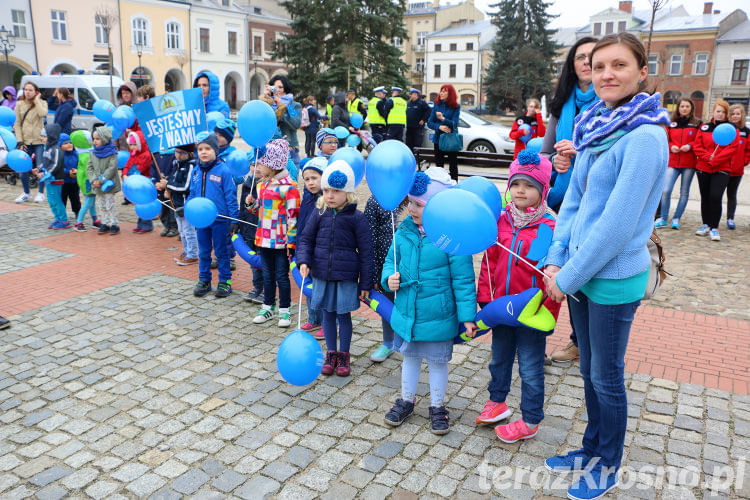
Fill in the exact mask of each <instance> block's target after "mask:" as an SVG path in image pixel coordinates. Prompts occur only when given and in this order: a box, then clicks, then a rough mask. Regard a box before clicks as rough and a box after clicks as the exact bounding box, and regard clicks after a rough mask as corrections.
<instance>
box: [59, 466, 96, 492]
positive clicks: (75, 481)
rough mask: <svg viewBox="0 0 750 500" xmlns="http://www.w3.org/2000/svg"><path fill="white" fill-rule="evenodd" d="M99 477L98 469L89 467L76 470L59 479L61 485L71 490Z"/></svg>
mask: <svg viewBox="0 0 750 500" xmlns="http://www.w3.org/2000/svg"><path fill="white" fill-rule="evenodd" d="M97 477H99V471H97V470H96V469H93V468H91V467H86V468H85V469H80V470H77V471H75V472H73V473H71V474H70V475H69V476H67V477H66V478H65V479H63V480H62V481H61V483H62V485H63V486H65V487H66V488H68V489H71V490H78V489H81V488H83V487H84V486H86V485H87V484H89V483H90V482H91V481H93V480H94V479H96V478H97Z"/></svg>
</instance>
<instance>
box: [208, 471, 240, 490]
mask: <svg viewBox="0 0 750 500" xmlns="http://www.w3.org/2000/svg"><path fill="white" fill-rule="evenodd" d="M246 479H247V478H246V477H245V476H243V475H242V474H240V473H238V472H235V471H233V470H228V471H224V472H223V473H222V474H221V475H220V476H219V477H217V478H216V479H214V481H213V482H212V483H211V486H213V487H214V488H216V489H217V490H220V491H223V492H224V493H229V492H230V491H232V490H233V489H235V488H236V487H237V486H239V485H241V484H242V483H244V482H245V481H246Z"/></svg>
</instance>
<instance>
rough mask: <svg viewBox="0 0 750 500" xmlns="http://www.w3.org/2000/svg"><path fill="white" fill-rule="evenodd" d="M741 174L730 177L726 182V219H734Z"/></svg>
mask: <svg viewBox="0 0 750 500" xmlns="http://www.w3.org/2000/svg"><path fill="white" fill-rule="evenodd" d="M741 180H742V176H741V175H738V176H737V177H730V178H729V184H727V220H734V211H735V210H737V190H738V189H739V187H740V181H741Z"/></svg>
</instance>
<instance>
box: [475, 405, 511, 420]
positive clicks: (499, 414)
mask: <svg viewBox="0 0 750 500" xmlns="http://www.w3.org/2000/svg"><path fill="white" fill-rule="evenodd" d="M512 414H513V412H512V411H510V410H509V409H508V405H506V404H505V403H495V402H494V401H487V404H485V405H484V410H482V413H480V414H479V416H478V417H477V419H476V422H477V423H478V424H494V423H495V422H499V421H501V420H505V419H506V418H508V417H510V416H511V415H512Z"/></svg>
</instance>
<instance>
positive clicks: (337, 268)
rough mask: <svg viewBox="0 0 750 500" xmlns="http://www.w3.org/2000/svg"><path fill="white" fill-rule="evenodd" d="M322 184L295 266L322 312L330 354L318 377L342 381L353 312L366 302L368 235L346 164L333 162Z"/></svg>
mask: <svg viewBox="0 0 750 500" xmlns="http://www.w3.org/2000/svg"><path fill="white" fill-rule="evenodd" d="M320 184H321V186H322V187H323V196H322V197H321V198H320V199H319V200H318V209H319V210H317V211H315V212H313V214H312V215H311V216H310V220H308V221H307V223H306V227H305V230H304V232H303V233H302V235H301V237H300V239H299V245H298V248H297V262H298V264H299V266H300V268H299V269H300V273H301V274H302V276H303V277H307V274H308V272H312V278H313V292H312V306H313V307H314V308H317V309H321V310H322V311H323V333H324V334H325V339H326V348H327V349H328V352H327V353H326V358H325V362H324V363H323V371H322V373H323V375H331V374H333V372H334V370H335V371H336V375H338V376H340V377H346V376H348V375H349V373H350V372H351V370H350V368H349V346H350V344H351V340H352V316H351V312H352V311H356V310H357V309H359V296H362V297H368V296H369V295H370V289H371V288H372V284H373V275H372V265H373V254H372V234H370V226H369V225H368V224H367V219H366V218H365V216H364V214H363V213H362V212H360V211H358V210H357V204H356V203H355V199H356V198H355V197H354V188H355V184H354V171H353V170H352V168H351V167H350V166H349V164H348V163H346V162H345V161H343V160H338V161H335V162H333V163H331V164H330V165H329V166H328V168H326V169H325V170H324V172H323V177H322V179H321V182H320ZM337 320H338V325H339V343H338V348H337V345H336V321H337ZM339 349H340V350H339Z"/></svg>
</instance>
